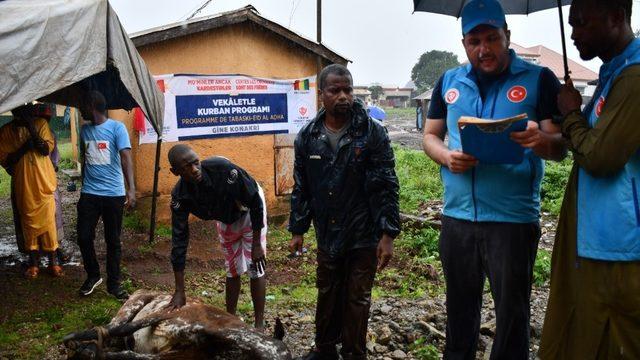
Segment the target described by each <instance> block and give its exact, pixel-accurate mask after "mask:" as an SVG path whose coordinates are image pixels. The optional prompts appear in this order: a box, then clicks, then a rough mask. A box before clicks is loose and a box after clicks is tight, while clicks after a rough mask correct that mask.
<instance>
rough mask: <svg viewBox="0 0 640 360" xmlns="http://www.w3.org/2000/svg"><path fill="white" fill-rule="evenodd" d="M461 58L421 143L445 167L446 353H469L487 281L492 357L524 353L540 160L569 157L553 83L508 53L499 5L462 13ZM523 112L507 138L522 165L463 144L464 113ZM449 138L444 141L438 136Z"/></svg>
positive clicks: (478, 5) (483, 4)
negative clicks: (486, 159)
mask: <svg viewBox="0 0 640 360" xmlns="http://www.w3.org/2000/svg"><path fill="white" fill-rule="evenodd" d="M462 33H463V39H462V45H463V46H464V48H465V51H466V53H467V58H468V60H469V63H468V64H465V65H462V66H460V67H457V68H454V69H451V70H448V71H447V72H445V73H444V75H443V76H442V77H441V78H440V79H439V81H438V83H437V84H436V87H435V89H434V91H433V96H432V101H431V104H430V107H429V112H428V116H427V121H426V126H425V131H424V139H423V148H424V151H425V153H426V154H427V155H428V156H429V157H430V158H432V159H433V160H434V161H436V162H437V163H439V164H440V165H442V167H441V175H442V181H443V183H444V208H443V218H442V231H441V234H440V257H441V260H442V266H443V269H444V274H445V279H446V285H447V341H446V347H445V353H444V358H445V359H475V352H476V348H477V343H478V333H479V327H480V309H481V305H482V293H483V288H484V282H485V277H488V278H489V283H490V285H491V293H492V295H493V299H494V302H495V310H496V336H495V339H494V342H493V348H492V349H491V359H527V358H528V352H529V300H530V294H531V279H532V272H533V265H534V262H535V256H536V251H537V247H538V240H539V238H540V224H539V212H540V183H541V180H542V176H543V172H544V165H543V160H542V159H554V160H560V159H562V158H563V157H564V156H565V154H566V148H565V145H564V142H563V140H562V138H561V135H560V133H559V127H558V125H556V124H554V123H553V122H552V119H553V118H554V117H555V116H556V115H557V114H558V110H557V99H556V96H557V94H558V89H559V86H560V84H559V81H558V79H557V78H556V76H555V75H554V74H553V73H552V72H551V71H550V70H549V69H547V68H543V67H541V66H537V65H534V64H532V63H529V62H527V61H525V60H523V59H521V58H520V57H518V56H517V55H516V54H515V52H514V51H513V50H510V49H509V37H510V32H509V30H508V28H507V24H506V21H505V16H504V11H503V10H502V7H501V6H500V4H499V3H498V2H497V1H495V0H473V1H471V2H469V3H468V4H467V5H466V6H465V7H464V8H463V10H462ZM522 113H526V114H527V116H528V119H529V121H528V123H527V128H526V130H524V131H519V132H513V133H512V134H511V139H512V140H513V141H515V142H516V143H518V144H520V145H521V146H522V147H524V160H523V161H522V162H521V163H519V164H487V163H482V162H479V161H478V160H477V159H476V158H474V157H473V156H471V155H469V154H465V153H464V152H463V151H462V150H461V148H462V146H461V141H460V133H459V130H458V125H457V124H458V119H459V118H460V117H461V116H473V117H478V118H491V119H499V118H506V117H511V116H515V115H518V114H522ZM445 135H448V142H447V143H446V144H445V142H444V137H445Z"/></svg>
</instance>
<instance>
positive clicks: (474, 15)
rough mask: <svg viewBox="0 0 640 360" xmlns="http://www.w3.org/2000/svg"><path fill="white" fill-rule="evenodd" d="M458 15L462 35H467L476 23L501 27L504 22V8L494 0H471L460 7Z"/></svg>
mask: <svg viewBox="0 0 640 360" xmlns="http://www.w3.org/2000/svg"><path fill="white" fill-rule="evenodd" d="M460 17H461V18H462V34H463V35H467V33H468V32H469V31H471V30H473V29H474V28H475V27H476V26H478V25H489V26H493V27H495V28H501V27H503V26H504V24H505V23H506V20H505V18H504V10H502V6H501V5H500V3H499V2H497V1H496V0H471V1H470V2H468V3H467V5H465V6H464V8H462V13H461V14H460Z"/></svg>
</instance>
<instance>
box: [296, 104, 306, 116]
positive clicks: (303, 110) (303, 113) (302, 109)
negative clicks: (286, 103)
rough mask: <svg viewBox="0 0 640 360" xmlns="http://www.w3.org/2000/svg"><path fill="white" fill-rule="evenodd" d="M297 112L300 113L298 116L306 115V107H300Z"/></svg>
mask: <svg viewBox="0 0 640 360" xmlns="http://www.w3.org/2000/svg"><path fill="white" fill-rule="evenodd" d="M298 112H300V115H302V116H305V115H306V114H307V108H306V107H304V106H301V107H300V108H299V109H298Z"/></svg>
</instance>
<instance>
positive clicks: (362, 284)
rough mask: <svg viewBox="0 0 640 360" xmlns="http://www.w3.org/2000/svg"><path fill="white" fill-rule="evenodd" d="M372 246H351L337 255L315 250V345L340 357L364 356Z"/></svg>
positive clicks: (373, 270)
mask: <svg viewBox="0 0 640 360" xmlns="http://www.w3.org/2000/svg"><path fill="white" fill-rule="evenodd" d="M377 265H378V259H377V257H376V248H375V247H369V248H363V249H355V250H350V251H348V252H347V254H346V255H344V256H341V257H339V258H335V257H334V258H332V257H330V256H328V255H327V254H326V253H324V252H322V251H320V250H319V251H318V269H317V283H316V285H317V287H318V305H317V308H316V348H317V349H318V351H320V352H322V353H335V351H336V347H335V346H336V344H337V343H339V342H342V351H341V352H342V356H343V358H344V359H366V358H367V348H366V342H367V324H368V320H369V308H370V307H371V288H372V287H373V279H374V278H375V275H376V266H377Z"/></svg>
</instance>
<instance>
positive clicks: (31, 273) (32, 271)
mask: <svg viewBox="0 0 640 360" xmlns="http://www.w3.org/2000/svg"><path fill="white" fill-rule="evenodd" d="M39 272H40V269H38V267H37V266H29V268H28V269H27V271H25V272H24V276H25V277H26V278H27V279H35V278H37V277H38V273H39Z"/></svg>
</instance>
